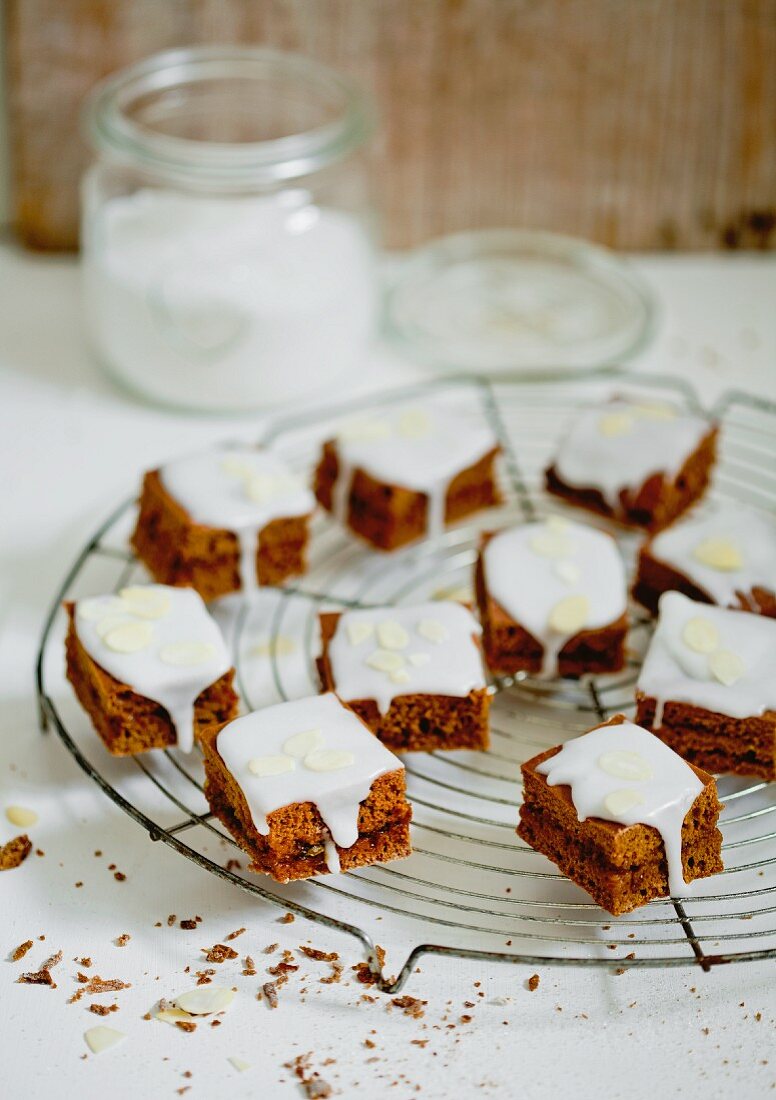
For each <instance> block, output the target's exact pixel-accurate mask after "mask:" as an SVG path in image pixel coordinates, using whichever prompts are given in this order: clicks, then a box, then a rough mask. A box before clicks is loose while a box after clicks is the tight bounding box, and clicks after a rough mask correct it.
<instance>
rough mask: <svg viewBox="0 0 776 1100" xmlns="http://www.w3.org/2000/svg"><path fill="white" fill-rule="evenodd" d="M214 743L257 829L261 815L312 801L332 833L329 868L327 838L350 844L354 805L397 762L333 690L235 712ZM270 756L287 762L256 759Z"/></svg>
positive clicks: (265, 828)
mask: <svg viewBox="0 0 776 1100" xmlns="http://www.w3.org/2000/svg"><path fill="white" fill-rule="evenodd" d="M301 734H305V735H306V736H304V737H300V736H299V735H301ZM311 746H314V747H311ZM216 747H217V749H218V753H219V755H220V756H221V759H222V760H223V762H224V764H225V765H226V767H227V768H228V770H229V771H230V772H231V774H232V775H233V777H234V779H235V781H236V782H237V783H238V785H239V786H240V788H241V790H242V792H243V794H244V795H245V800H246V802H247V803H248V808H249V810H250V813H251V817H252V819H253V823H254V825H255V826H256V829H257V831H258V832H259V833H261V835H262V836H267V835H268V833H269V823H268V821H267V818H268V817H269V815H270V814H271V813H273V812H274V811H275V810H279V809H281V808H282V807H283V806H289V805H291V804H294V803H298V802H312V803H314V804H315V805H316V806H317V807H318V811H319V813H320V815H321V817H322V818H323V822H324V824H325V825H326V828H327V829H328V830H329V834H330V844H329V846H327V848H326V863H327V866H328V867H329V869H330V870H334V867H335V866H338V861H335V859H334V853H335V852H336V849H333V845H337V847H339V848H350V847H351V846H352V845H353V844H354V843H355V842H356V840H357V838H358V814H359V808H360V805H361V803H362V802H363V801H364V799H365V798H366V797H367V796H368V794H369V792H370V790H371V789H372V785H373V783H374V781H375V780H376V779H378V778H379V777H380V776H381V775H385V774H386V773H388V772H392V771H396V769H397V768H402V767H403V764H401V762H400V761H399V760H397V759H396V757H395V756H394V755H393V753H390V752H389V751H388V749H386V748H385V747H384V746H383V745H382V744H381V743H380V741H378V740H377V738H376V737H374V736H373V735H372V733H371V732H370V731H369V730H368V729H367V727H366V726H365V725H364V724H363V722H361V720H360V719H359V718H357V717H356V715H355V714H354V713H353V712H352V711H350V710H348V708H347V707H345V706H344V705H343V704H342V703H340V701H339V699H337V697H336V696H335V695H333V694H331V693H327V694H325V695H315V696H311V697H310V698H307V699H296V700H294V701H292V702H289V703H279V704H277V705H275V706H271V707H267V708H266V709H264V710H260V711H255V712H254V713H253V714H248V715H246V716H245V717H243V718H237V719H235V720H234V721H233V722H229V723H228V724H227V725H226V726H224V728H223V729H222V730H221V732H220V733H219V734H218V739H217V742H216ZM276 758H281V759H282V758H286V759H287V760H288V761H289V763H290V766H288V765H286V766H284V767H283V768H282V769H281V767H280V765H279V764H278V765H275V766H265V767H262V765H261V762H262V761H268V760H274V759H276ZM259 773H262V774H259ZM331 842H333V843H331Z"/></svg>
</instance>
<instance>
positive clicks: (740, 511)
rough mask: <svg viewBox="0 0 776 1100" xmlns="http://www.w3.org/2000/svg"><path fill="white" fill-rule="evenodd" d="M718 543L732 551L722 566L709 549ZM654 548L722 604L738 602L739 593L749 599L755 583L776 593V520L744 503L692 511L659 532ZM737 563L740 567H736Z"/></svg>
mask: <svg viewBox="0 0 776 1100" xmlns="http://www.w3.org/2000/svg"><path fill="white" fill-rule="evenodd" d="M715 546H716V547H718V548H719V549H721V550H723V551H724V550H726V551H727V555H726V557H727V560H725V557H723V556H720V558H719V562H720V564H721V565H722V566H723V567H722V568H720V566H719V565H717V566H715V565H714V564H713V561H714V554H713V553H712V554H710V553H709V549H712V550H713V548H714V547H715ZM649 551H650V554H651V555H652V557H654V558H656V559H657V560H658V561H661V562H663V563H664V564H665V565H668V566H670V567H671V568H672V569H675V570H676V571H677V572H679V573H683V574H684V575H685V576H686V577H689V578H690V580H691V581H692V582H693V584H695V585H696V586H697V587H698V588H700V589H701V590H702V591H703V592H704V593H705V594H706V595H707V596H708V597H709V599H710V600H712V601H713V602H714V603H718V604H721V605H722V606H723V607H728V606H734V605H736V604H737V603H738V601H737V599H736V592H741V593H743V594H744V595H745V596H746V597H748V595H749V593H750V592H751V590H752V588H753V587H754V586H755V585H756V586H758V587H760V588H767V589H769V590H770V591H771V592H776V519H775V518H774V517H772V516H767V515H763V514H762V513H760V512H756V511H754V509H752V508H747V507H746V506H745V505H742V504H736V503H733V502H731V501H726V502H721V501H719V502H715V503H714V504H710V505H708V506H707V507H704V508H702V509H699V510H697V511H693V512H691V513H690V514H689V515H688V516H686V517H683V518H681V519H679V520H677V521H676V522H675V523H672V524H671V526H670V527H666V529H665V530H664V531H661V532H660V534H658V535H656V536H655V538H654V539H653V540H652V541H651V543H650V545H649ZM736 561H738V562H739V563H740V564H739V567H738V568H731V567H730V566H731V565H734V564H735V563H736ZM753 610H757V609H756V607H755V608H753Z"/></svg>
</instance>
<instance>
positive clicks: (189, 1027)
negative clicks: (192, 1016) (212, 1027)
mask: <svg viewBox="0 0 776 1100" xmlns="http://www.w3.org/2000/svg"><path fill="white" fill-rule="evenodd" d="M175 1026H176V1027H179V1028H180V1029H181V1031H186V1032H188V1033H189V1034H191V1032H192V1031H196V1030H197V1025H196V1024H195V1023H194V1021H193V1020H176V1021H175Z"/></svg>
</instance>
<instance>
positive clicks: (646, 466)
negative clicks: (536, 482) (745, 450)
mask: <svg viewBox="0 0 776 1100" xmlns="http://www.w3.org/2000/svg"><path fill="white" fill-rule="evenodd" d="M615 429H617V430H615ZM708 430H709V425H708V422H707V421H706V420H704V419H703V418H702V417H700V416H691V415H689V414H678V413H677V412H676V410H675V409H673V408H672V407H671V406H670V405H650V404H643V403H640V402H637V401H628V400H625V399H624V398H618V399H616V400H614V401H609V402H607V403H606V404H605V405H598V406H596V407H595V408H590V409H586V410H585V411H584V412H582V414H581V415H580V416H578V417H577V419H576V420H575V421H574V422H573V423H572V424H571V425H570V426H569V427H568V429H567V431H566V433H565V435H564V437H563V442H562V443H561V445H560V448H559V450H558V453H557V455H556V457H555V469H556V471H557V473H558V476H559V477H560V478H561V480H562V481H563V482H565V484H566V485H570V486H571V487H572V488H577V489H590V488H592V489H597V490H598V491H599V492H600V493H601V495H602V497H603V498H604V500H605V501H606V503H607V504H608V505H609V507H610V508H612V510H613V511H615V512H619V510H620V491H621V490H622V489H630V490H631V491H634V492H635V491H638V490H639V489H640V488H641V487H642V485H643V484H644V482H645V481H646V480H647V479H648V478H649V477H650V476H651V475H652V474H657V473H664V474H667V475H668V476H670V477H673V476H675V475H676V474H677V473H678V472H679V470H680V469H681V467H682V465H683V463H684V461H685V459H687V458H688V457H689V455H690V454H691V453H692V452H693V451H694V450H695V448H696V447H697V446H698V444H699V443H700V441H701V439H702V438H703V436H704V435H706V433H707V432H708Z"/></svg>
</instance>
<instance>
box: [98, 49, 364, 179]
mask: <svg viewBox="0 0 776 1100" xmlns="http://www.w3.org/2000/svg"><path fill="white" fill-rule="evenodd" d="M267 75H270V76H275V77H278V78H281V79H288V80H294V81H296V82H298V83H303V84H305V85H307V86H308V87H309V89H310V92H311V94H316V93H317V94H328V95H332V94H333V95H334V96H335V97H336V98H337V100H338V105H339V104H341V109H340V110H339V112H338V117H337V118H336V119H334V120H332V121H330V122H326V123H324V124H323V125H320V126H316V127H312V128H310V129H305V130H301V131H299V132H298V133H292V134H288V135H285V136H283V137H277V138H270V139H267V140H261V141H246V142H216V141H209V140H199V139H194V138H185V137H177V136H173V135H171V134H166V133H163V132H161V131H158V130H154V129H152V128H150V127H147V126H143V125H141V124H139V123H137V122H136V121H134V120H133V119H132V118H131V117H130V116H129V115H128V113H127V108H128V107H130V106H131V104H132V103H133V102H136V101H137V100H138V99H139V98H140V97H142V96H145V95H149V94H152V93H162V92H164V91H166V90H170V89H172V88H180V87H181V86H182V85H185V84H190V85H196V84H197V83H204V82H205V81H207V80H212V79H217V78H222V79H223V78H231V79H236V78H241V79H259V78H261V77H266V76H267ZM83 125H84V129H85V131H86V136H87V138H88V139H89V141H90V143H91V144H92V146H93V147H94V148H95V149H97V150H98V151H99V152H107V153H109V154H112V155H113V156H115V157H117V158H118V159H120V160H123V161H129V162H132V163H141V164H142V165H143V166H145V167H147V168H149V169H151V170H153V171H155V172H157V173H159V174H162V175H165V176H167V177H173V178H177V179H179V180H181V181H185V180H187V179H188V180H190V179H192V178H196V179H197V180H200V181H202V182H207V181H212V182H214V183H226V182H235V183H244V182H268V183H271V182H279V181H283V180H289V179H295V178H298V177H302V176H306V175H309V174H310V173H311V172H315V171H318V170H319V169H321V168H323V167H325V166H327V165H329V164H333V163H335V162H336V161H339V160H342V159H343V158H344V157H346V156H347V155H348V154H349V153H351V152H352V151H353V150H355V149H356V148H358V147H359V146H360V145H362V144H364V142H365V141H366V140H367V139H368V138H369V136H370V134H371V132H372V130H373V128H374V112H373V108H372V105H371V102H370V100H369V99H368V97H367V96H366V95H365V94H364V93H363V92H362V91H361V89H360V88H359V87H358V86H357V85H356V84H355V83H354V82H353V81H351V80H350V79H349V78H347V77H345V76H342V75H341V74H340V73H338V72H336V71H335V70H334V69H331V68H330V67H329V66H328V65H324V64H322V63H321V62H318V61H314V60H312V59H311V58H309V57H305V56H304V55H303V54H297V53H289V52H285V51H281V50H272V49H265V48H263V47H242V46H196V47H181V48H177V49H171V50H163V51H161V52H160V53H156V54H152V55H151V57H148V58H146V59H145V60H144V61H140V62H138V63H137V64H135V65H130V66H128V67H127V68H124V69H121V70H120V71H119V72H118V73H114V74H112V75H111V76H109V77H107V78H106V79H104V80H102V81H101V82H100V83H99V84H98V85H96V87H95V88H94V89H93V90H92V92H91V93H90V95H89V97H88V99H87V101H86V103H85V105H84V110H83Z"/></svg>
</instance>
